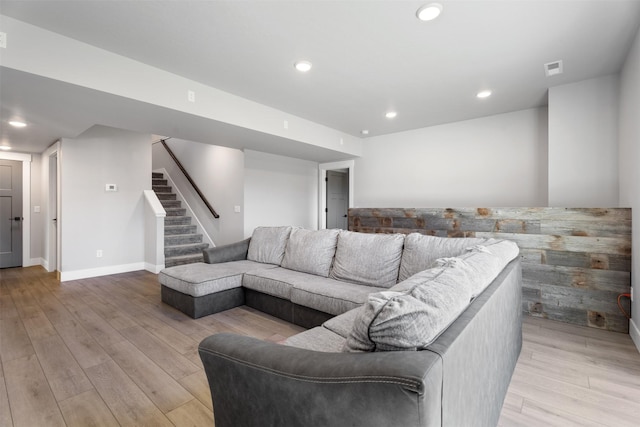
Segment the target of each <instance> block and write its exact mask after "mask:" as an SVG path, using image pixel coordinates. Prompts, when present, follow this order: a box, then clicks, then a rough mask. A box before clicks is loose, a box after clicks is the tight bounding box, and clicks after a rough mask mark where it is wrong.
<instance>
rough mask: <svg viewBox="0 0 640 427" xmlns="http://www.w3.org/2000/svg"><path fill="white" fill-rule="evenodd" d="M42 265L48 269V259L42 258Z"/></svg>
mask: <svg viewBox="0 0 640 427" xmlns="http://www.w3.org/2000/svg"><path fill="white" fill-rule="evenodd" d="M42 266H43V267H44V269H45V270H47V271H49V260H46V259H44V258H42Z"/></svg>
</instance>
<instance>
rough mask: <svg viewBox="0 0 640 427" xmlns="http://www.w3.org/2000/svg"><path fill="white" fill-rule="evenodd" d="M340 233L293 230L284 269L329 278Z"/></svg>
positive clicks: (283, 261)
mask: <svg viewBox="0 0 640 427" xmlns="http://www.w3.org/2000/svg"><path fill="white" fill-rule="evenodd" d="M338 231H339V230H315V231H314V230H305V229H303V228H296V229H293V230H292V231H291V235H290V236H289V241H288V242H287V248H286V250H285V252H284V259H283V260H282V267H284V268H288V269H290V270H295V271H301V272H304V273H311V274H316V275H318V276H323V277H329V270H330V269H331V263H332V262H333V256H334V255H335V253H336V244H337V243H338Z"/></svg>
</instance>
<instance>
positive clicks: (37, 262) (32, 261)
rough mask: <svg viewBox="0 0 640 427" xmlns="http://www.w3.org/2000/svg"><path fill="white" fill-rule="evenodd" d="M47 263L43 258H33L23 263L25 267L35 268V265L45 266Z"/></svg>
mask: <svg viewBox="0 0 640 427" xmlns="http://www.w3.org/2000/svg"><path fill="white" fill-rule="evenodd" d="M44 263H45V261H44V260H43V259H42V258H31V259H28V260H27V261H25V262H23V263H22V266H23V267H33V266H34V265H42V266H44Z"/></svg>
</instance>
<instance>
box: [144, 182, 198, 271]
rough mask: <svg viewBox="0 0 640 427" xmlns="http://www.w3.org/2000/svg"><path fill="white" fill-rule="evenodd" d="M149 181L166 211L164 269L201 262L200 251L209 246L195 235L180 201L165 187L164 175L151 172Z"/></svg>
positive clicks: (168, 187) (194, 227) (194, 230)
mask: <svg viewBox="0 0 640 427" xmlns="http://www.w3.org/2000/svg"><path fill="white" fill-rule="evenodd" d="M151 180H152V187H151V188H152V189H153V191H155V193H156V195H157V196H158V199H159V200H160V203H162V206H163V207H164V210H165V211H167V216H166V217H165V219H164V265H165V267H172V266H174V265H180V264H192V263H194V262H202V261H203V257H202V251H203V250H204V249H206V248H208V247H209V244H208V243H202V234H196V226H195V225H191V217H190V216H186V212H187V210H186V209H185V208H183V207H182V202H181V201H180V200H176V194H175V193H174V192H173V191H172V188H171V187H170V186H169V185H167V180H166V179H164V174H162V173H159V172H153V173H152V176H151Z"/></svg>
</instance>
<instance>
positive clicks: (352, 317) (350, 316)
mask: <svg viewBox="0 0 640 427" xmlns="http://www.w3.org/2000/svg"><path fill="white" fill-rule="evenodd" d="M362 310H364V306H363V305H361V306H360V307H358V308H354V309H353V310H349V311H347V312H346V313H342V314H340V315H338V316H336V317H332V318H331V319H329V320H327V321H326V322H324V323H323V324H322V326H323V327H325V328H327V329H328V330H330V331H331V332H335V333H336V334H338V335H340V336H341V337H344V338H347V337H348V336H349V334H350V333H351V330H352V329H353V324H354V322H355V321H356V319H357V318H358V316H359V315H360V312H361V311H362Z"/></svg>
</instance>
